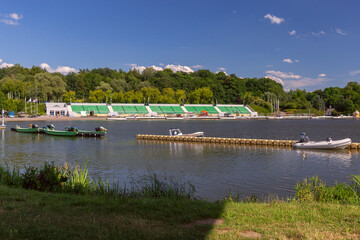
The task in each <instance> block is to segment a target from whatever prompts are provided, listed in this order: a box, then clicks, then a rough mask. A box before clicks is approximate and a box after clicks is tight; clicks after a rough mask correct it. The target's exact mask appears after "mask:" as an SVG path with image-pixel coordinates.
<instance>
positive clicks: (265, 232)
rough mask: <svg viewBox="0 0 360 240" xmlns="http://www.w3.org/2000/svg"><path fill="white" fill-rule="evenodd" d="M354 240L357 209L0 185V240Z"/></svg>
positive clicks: (358, 227)
mask: <svg viewBox="0 0 360 240" xmlns="http://www.w3.org/2000/svg"><path fill="white" fill-rule="evenodd" d="M252 237H255V238H264V239H274V238H275V239H286V238H290V239H325V238H327V239H359V238H360V206H358V205H345V204H329V203H319V202H296V201H292V202H287V203H286V202H278V201H273V202H271V203H241V202H240V203H239V202H233V201H221V202H216V203H210V202H206V201H201V200H189V199H170V198H158V199H154V198H110V197H106V196H89V195H75V194H65V193H44V192H38V191H33V190H24V189H19V188H9V187H6V186H3V185H0V239H241V238H252Z"/></svg>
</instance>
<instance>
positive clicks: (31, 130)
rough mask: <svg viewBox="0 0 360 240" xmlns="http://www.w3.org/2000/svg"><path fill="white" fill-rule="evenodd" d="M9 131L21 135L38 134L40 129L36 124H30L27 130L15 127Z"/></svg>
mask: <svg viewBox="0 0 360 240" xmlns="http://www.w3.org/2000/svg"><path fill="white" fill-rule="evenodd" d="M11 130H14V131H16V132H21V133H39V132H41V130H42V129H41V128H39V126H38V125H37V124H30V125H29V127H28V128H22V127H20V126H19V125H16V126H15V128H14V129H11Z"/></svg>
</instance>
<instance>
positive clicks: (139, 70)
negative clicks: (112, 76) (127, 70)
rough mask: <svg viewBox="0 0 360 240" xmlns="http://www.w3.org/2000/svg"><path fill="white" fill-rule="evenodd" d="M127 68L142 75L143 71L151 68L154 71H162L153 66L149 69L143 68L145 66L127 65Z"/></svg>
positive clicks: (160, 68)
mask: <svg viewBox="0 0 360 240" xmlns="http://www.w3.org/2000/svg"><path fill="white" fill-rule="evenodd" d="M127 65H128V66H132V68H131V70H137V71H138V72H139V73H142V72H143V71H144V70H145V69H147V68H152V69H154V70H155V71H162V70H163V69H162V67H158V66H155V65H152V66H150V67H145V66H137V65H136V64H127Z"/></svg>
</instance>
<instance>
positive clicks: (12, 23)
mask: <svg viewBox="0 0 360 240" xmlns="http://www.w3.org/2000/svg"><path fill="white" fill-rule="evenodd" d="M1 22H2V23H5V24H7V25H19V22H17V21H14V20H11V19H2V20H1Z"/></svg>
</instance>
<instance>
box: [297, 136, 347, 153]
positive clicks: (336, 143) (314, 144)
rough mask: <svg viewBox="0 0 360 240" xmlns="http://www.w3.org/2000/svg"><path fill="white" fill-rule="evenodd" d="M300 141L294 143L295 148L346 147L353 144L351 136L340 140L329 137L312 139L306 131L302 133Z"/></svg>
mask: <svg viewBox="0 0 360 240" xmlns="http://www.w3.org/2000/svg"><path fill="white" fill-rule="evenodd" d="M301 135H302V136H301V138H300V140H299V142H297V143H295V144H294V148H298V149H300V148H301V149H345V148H346V147H347V146H349V145H350V144H351V139H350V138H344V139H340V140H332V139H331V138H328V139H327V140H326V141H310V140H309V138H308V137H307V136H306V135H305V133H302V134H301Z"/></svg>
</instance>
